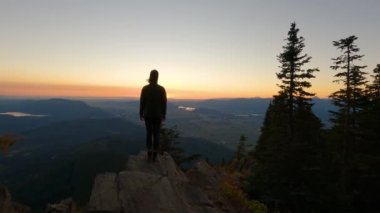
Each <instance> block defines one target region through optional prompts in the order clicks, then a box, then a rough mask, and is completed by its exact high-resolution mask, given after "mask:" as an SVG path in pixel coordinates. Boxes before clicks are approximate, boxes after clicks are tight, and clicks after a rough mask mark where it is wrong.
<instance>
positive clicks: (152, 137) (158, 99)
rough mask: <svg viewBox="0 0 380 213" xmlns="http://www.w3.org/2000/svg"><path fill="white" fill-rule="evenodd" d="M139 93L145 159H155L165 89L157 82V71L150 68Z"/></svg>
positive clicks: (163, 118)
mask: <svg viewBox="0 0 380 213" xmlns="http://www.w3.org/2000/svg"><path fill="white" fill-rule="evenodd" d="M148 82H149V84H148V85H145V86H144V87H143V88H142V90H141V95H140V120H141V121H145V128H146V147H147V149H148V152H147V153H148V154H147V160H148V161H153V162H154V161H156V158H157V153H158V147H159V145H160V129H161V124H162V122H163V121H165V119H166V104H167V98H166V91H165V88H164V87H162V86H160V85H159V84H158V83H157V82H158V71H157V70H152V71H151V72H150V75H149V79H148Z"/></svg>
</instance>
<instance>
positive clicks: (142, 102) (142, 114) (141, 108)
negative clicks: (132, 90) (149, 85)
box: [139, 88, 146, 120]
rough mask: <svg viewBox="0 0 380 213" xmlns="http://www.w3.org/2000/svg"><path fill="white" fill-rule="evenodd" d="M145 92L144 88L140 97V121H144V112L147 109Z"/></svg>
mask: <svg viewBox="0 0 380 213" xmlns="http://www.w3.org/2000/svg"><path fill="white" fill-rule="evenodd" d="M145 104H146V103H145V92H144V88H143V89H142V90H141V95H140V113H139V114H140V120H144V113H143V110H144V107H145Z"/></svg>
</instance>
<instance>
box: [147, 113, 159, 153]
mask: <svg viewBox="0 0 380 213" xmlns="http://www.w3.org/2000/svg"><path fill="white" fill-rule="evenodd" d="M144 120H145V127H146V147H147V148H148V151H152V146H153V151H156V152H157V151H158V147H159V145H160V129H161V118H145V119H144Z"/></svg>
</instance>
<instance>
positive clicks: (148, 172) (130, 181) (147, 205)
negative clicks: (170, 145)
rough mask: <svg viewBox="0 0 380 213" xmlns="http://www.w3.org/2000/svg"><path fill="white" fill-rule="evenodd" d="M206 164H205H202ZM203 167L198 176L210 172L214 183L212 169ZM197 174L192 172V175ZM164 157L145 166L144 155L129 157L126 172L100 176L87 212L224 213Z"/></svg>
mask: <svg viewBox="0 0 380 213" xmlns="http://www.w3.org/2000/svg"><path fill="white" fill-rule="evenodd" d="M204 163H205V162H204ZM204 163H202V165H201V166H200V167H199V168H202V169H201V170H200V171H199V172H200V173H207V174H209V172H211V174H209V176H211V177H212V178H214V179H212V178H211V179H210V180H202V181H204V182H206V183H208V182H210V181H211V182H216V178H217V174H216V172H215V170H213V168H212V167H210V166H209V167H207V166H208V165H204ZM195 173H196V172H194V174H195ZM206 176H207V175H206ZM194 183H195V182H193V181H191V180H190V179H189V178H188V177H187V176H186V174H185V173H184V172H182V171H181V170H180V169H179V168H178V166H177V165H176V164H175V162H174V160H173V159H172V157H171V156H170V155H169V154H167V153H164V154H163V155H159V156H158V158H157V161H156V162H154V163H148V162H147V161H146V153H145V152H141V153H140V154H139V155H137V156H131V157H130V158H129V160H128V162H127V165H126V170H125V171H122V172H120V173H119V174H115V173H105V174H99V175H98V176H97V177H96V178H95V181H94V186H93V189H92V193H91V198H90V202H89V204H88V208H87V210H88V212H141V213H150V212H152V213H153V212H155V213H156V212H183V213H186V212H189V213H190V212H194V213H195V212H197V213H198V212H205V213H209V212H210V213H211V212H225V210H221V209H220V208H219V206H218V205H216V204H215V203H214V202H213V201H212V200H210V199H209V197H208V195H207V193H206V192H205V191H204V190H203V189H202V187H199V186H197V185H195V184H194Z"/></svg>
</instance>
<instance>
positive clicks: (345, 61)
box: [330, 36, 367, 202]
mask: <svg viewBox="0 0 380 213" xmlns="http://www.w3.org/2000/svg"><path fill="white" fill-rule="evenodd" d="M357 39H358V38H357V37H356V36H349V37H347V38H344V39H340V40H339V41H334V42H333V45H334V46H335V47H337V48H338V49H339V50H340V51H341V52H342V53H343V54H342V55H340V56H338V57H336V58H333V59H332V60H333V62H334V65H333V66H331V68H332V69H334V70H339V71H340V72H338V73H337V74H335V77H336V78H337V79H336V80H335V81H334V82H338V83H343V88H341V89H339V90H338V91H336V92H334V93H332V94H331V95H330V97H331V98H332V102H333V104H334V105H335V106H336V107H337V111H333V112H331V113H332V118H331V121H332V123H333V125H334V126H333V134H334V135H335V138H334V140H336V141H338V150H337V152H339V153H340V154H339V155H338V158H340V159H338V161H340V165H339V166H338V168H340V171H341V172H340V173H341V174H340V184H339V185H340V190H341V193H342V195H347V198H346V199H347V202H350V201H349V200H350V199H351V198H350V193H349V191H350V190H351V189H348V188H349V186H350V182H351V181H352V180H351V178H352V177H351V175H350V174H349V173H350V172H349V171H350V170H352V169H353V168H352V166H353V164H354V162H353V160H354V158H355V157H354V149H355V147H354V146H355V144H356V143H357V142H358V141H359V140H360V138H361V136H362V131H363V129H362V128H361V127H360V125H359V124H360V123H361V121H360V117H361V116H359V114H361V113H362V111H363V108H365V106H366V103H367V101H366V94H365V90H364V89H365V84H366V83H367V81H366V78H365V74H366V73H365V72H363V71H361V70H362V69H363V68H365V67H366V66H359V65H357V62H358V61H360V60H361V58H362V57H363V55H359V54H358V52H359V48H358V47H357V45H356V44H355V41H356V40H357Z"/></svg>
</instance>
